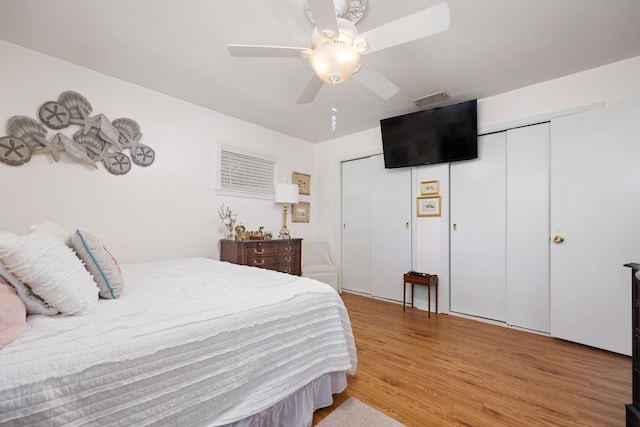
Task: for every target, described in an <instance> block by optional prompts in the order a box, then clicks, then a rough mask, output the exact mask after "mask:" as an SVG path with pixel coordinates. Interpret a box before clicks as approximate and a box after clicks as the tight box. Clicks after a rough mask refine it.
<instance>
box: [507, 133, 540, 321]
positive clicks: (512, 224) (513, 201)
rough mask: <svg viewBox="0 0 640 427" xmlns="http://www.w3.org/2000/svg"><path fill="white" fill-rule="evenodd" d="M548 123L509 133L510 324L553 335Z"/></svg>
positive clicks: (508, 269) (508, 303) (508, 237)
mask: <svg viewBox="0 0 640 427" xmlns="http://www.w3.org/2000/svg"><path fill="white" fill-rule="evenodd" d="M549 150H550V148H549V124H548V123H544V124H539V125H535V126H527V127H523V128H518V129H513V130H509V131H508V132H507V222H506V227H507V239H506V243H507V247H506V249H507V250H506V257H507V259H506V283H507V287H506V299H507V323H508V324H510V325H514V326H518V327H521V328H527V329H533V330H536V331H540V332H547V333H548V332H549Z"/></svg>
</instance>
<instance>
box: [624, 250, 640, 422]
mask: <svg viewBox="0 0 640 427" xmlns="http://www.w3.org/2000/svg"><path fill="white" fill-rule="evenodd" d="M624 266H625V267H629V268H631V310H632V311H631V360H632V363H631V369H632V371H633V376H632V383H633V386H632V390H633V391H632V396H633V402H632V403H630V404H628V405H626V409H627V410H626V413H627V417H626V418H627V423H626V424H627V427H639V426H640V354H639V353H640V347H639V346H640V316H639V315H638V314H639V313H638V311H640V279H638V277H637V275H636V273H637V272H638V270H640V264H636V263H630V264H625V265H624Z"/></svg>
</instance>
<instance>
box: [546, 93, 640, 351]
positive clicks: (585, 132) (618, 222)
mask: <svg viewBox="0 0 640 427" xmlns="http://www.w3.org/2000/svg"><path fill="white" fill-rule="evenodd" d="M551 177H552V186H551V231H552V236H553V235H557V236H559V237H562V238H564V241H563V242H562V243H552V244H551V334H552V335H553V336H556V337H559V338H564V339H567V340H570V341H575V342H579V343H583V344H586V345H590V346H594V347H598V348H603V349H606V350H610V351H614V352H617V353H622V354H627V355H630V354H631V301H630V300H629V295H630V291H629V283H628V282H629V271H628V269H627V268H625V267H623V266H622V265H623V264H625V263H628V262H638V259H640V227H639V226H638V224H639V222H638V217H639V213H640V102H634V103H629V104H620V105H615V106H611V107H605V108H603V109H598V110H592V111H589V112H585V113H580V114H575V115H572V116H566V117H562V118H559V119H556V120H553V121H552V124H551Z"/></svg>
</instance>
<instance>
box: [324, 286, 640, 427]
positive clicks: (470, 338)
mask: <svg viewBox="0 0 640 427" xmlns="http://www.w3.org/2000/svg"><path fill="white" fill-rule="evenodd" d="M343 300H344V302H345V305H346V306H347V309H348V310H349V316H350V318H351V322H352V326H353V334H354V336H355V340H356V347H357V350H358V369H357V372H356V374H355V375H354V376H351V377H349V378H348V383H349V385H348V387H347V389H346V390H345V391H344V392H343V393H341V394H339V395H336V396H334V404H333V406H332V407H330V408H325V409H320V410H318V411H316V413H315V415H314V425H315V424H317V423H318V422H319V421H320V420H321V419H323V418H324V417H326V416H327V415H328V414H329V413H330V412H331V411H332V410H333V409H334V408H336V407H337V406H339V405H340V404H341V403H342V402H344V401H345V400H346V399H347V398H349V397H351V396H353V397H355V398H357V399H359V400H361V401H363V402H365V403H367V404H368V405H370V406H373V407H375V408H377V409H379V410H380V411H382V412H385V413H386V414H388V415H389V416H391V417H392V418H395V419H396V420H398V421H399V422H401V423H404V424H406V425H407V426H449V425H454V426H455V425H462V426H492V427H493V426H577V425H579V426H623V425H624V421H625V412H624V405H625V404H627V403H630V402H631V358H630V357H627V356H622V355H619V354H614V353H610V352H606V351H603V350H597V349H594V348H591V347H586V346H582V345H579V344H575V343H570V342H567V341H562V340H558V339H554V338H549V337H546V336H541V335H537V334H531V333H528V332H522V331H517V330H513V329H509V328H505V327H502V326H495V325H489V324H486V323H483V322H478V321H474V320H469V319H463V318H460V317H456V316H452V315H444V314H439V315H438V314H434V313H432V314H431V318H430V319H429V318H427V313H426V312H425V311H422V310H417V309H411V308H409V307H407V310H406V312H403V311H402V305H398V304H393V303H389V302H384V301H379V300H375V299H371V298H367V297H363V296H358V295H353V294H347V293H344V294H343ZM629 339H631V337H629Z"/></svg>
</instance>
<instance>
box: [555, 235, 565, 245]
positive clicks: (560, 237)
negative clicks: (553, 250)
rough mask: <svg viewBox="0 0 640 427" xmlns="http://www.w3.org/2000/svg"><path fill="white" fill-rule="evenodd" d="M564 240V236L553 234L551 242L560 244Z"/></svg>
mask: <svg viewBox="0 0 640 427" xmlns="http://www.w3.org/2000/svg"><path fill="white" fill-rule="evenodd" d="M562 242H564V237H562V236H553V243H556V244H560V243H562Z"/></svg>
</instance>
